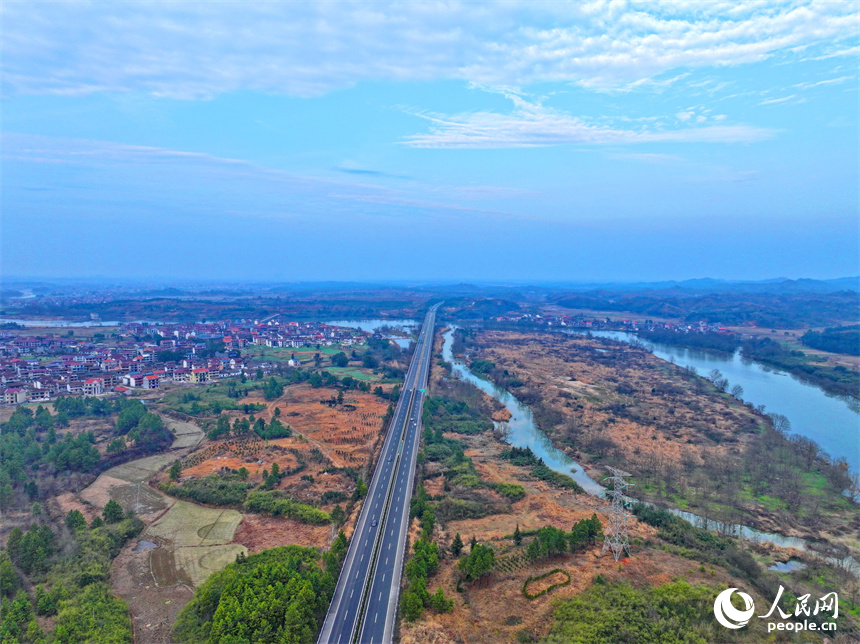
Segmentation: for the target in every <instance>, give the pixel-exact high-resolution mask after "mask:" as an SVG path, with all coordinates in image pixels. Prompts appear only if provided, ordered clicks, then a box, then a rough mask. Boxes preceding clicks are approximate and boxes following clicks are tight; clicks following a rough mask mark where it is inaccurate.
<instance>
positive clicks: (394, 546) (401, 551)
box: [318, 304, 439, 644]
mask: <svg viewBox="0 0 860 644" xmlns="http://www.w3.org/2000/svg"><path fill="white" fill-rule="evenodd" d="M438 306H439V305H438V304H437V305H436V306H434V307H432V308H431V309H430V311H429V312H428V313H427V317H426V318H425V319H424V324H423V326H422V327H421V332H420V334H419V335H418V342H417V345H416V347H415V353H414V354H413V356H412V363H411V364H410V365H409V371H408V372H407V373H406V378H405V380H404V384H403V389H402V391H401V392H400V398H399V399H398V401H397V406H396V407H395V409H394V416H393V417H392V420H391V423H390V424H389V426H388V433H387V435H386V437H385V442H384V443H383V446H382V453H381V455H380V458H379V463H378V464H377V466H376V471H375V472H374V473H373V479H372V480H371V483H370V486H369V487H368V492H367V498H366V499H365V501H364V505H363V506H362V508H361V514H360V515H359V517H358V523H357V525H356V528H355V532H354V533H353V535H352V539H351V540H350V544H349V551H348V552H347V555H346V559H345V560H344V564H343V568H342V570H341V572H340V577H339V578H338V582H337V587H336V588H335V592H334V597H333V598H332V601H331V605H330V606H329V609H328V614H327V615H326V618H325V622H324V623H323V628H322V631H321V632H320V636H319V640H318V642H319V644H352V643H353V642H360V643H361V644H379V643H380V642H391V641H392V639H393V636H394V626H395V624H396V621H397V604H398V599H399V597H400V575H401V572H402V570H403V558H404V556H405V550H406V532H407V530H408V528H409V500H410V499H411V498H412V483H413V480H414V474H415V460H416V458H417V456H418V443H419V439H420V437H421V409H422V407H423V405H424V395H425V394H424V392H423V391H422V390H423V389H425V388H426V386H427V377H428V374H429V370H430V360H431V359H432V354H433V328H434V326H435V323H436V309H437V307H438Z"/></svg>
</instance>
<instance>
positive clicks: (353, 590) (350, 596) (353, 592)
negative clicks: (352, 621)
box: [349, 588, 355, 599]
mask: <svg viewBox="0 0 860 644" xmlns="http://www.w3.org/2000/svg"><path fill="white" fill-rule="evenodd" d="M354 594H355V588H353V589H352V591H351V592H350V593H349V598H350V599H352V596H353V595H354Z"/></svg>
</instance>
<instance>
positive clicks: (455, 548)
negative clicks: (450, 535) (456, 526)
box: [451, 532, 463, 557]
mask: <svg viewBox="0 0 860 644" xmlns="http://www.w3.org/2000/svg"><path fill="white" fill-rule="evenodd" d="M461 552H463V540H462V539H461V538H460V533H459V532H458V533H457V534H455V535H454V540H453V541H452V542H451V554H453V555H454V556H455V557H459V556H460V553H461Z"/></svg>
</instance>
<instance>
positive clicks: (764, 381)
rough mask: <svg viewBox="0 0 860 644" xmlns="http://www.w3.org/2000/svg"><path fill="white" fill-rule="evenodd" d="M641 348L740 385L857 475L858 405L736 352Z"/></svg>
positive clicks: (620, 335)
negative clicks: (845, 462)
mask: <svg viewBox="0 0 860 644" xmlns="http://www.w3.org/2000/svg"><path fill="white" fill-rule="evenodd" d="M574 333H576V332H574ZM592 335H594V336H595V337H604V338H610V339H612V340H620V341H622V342H628V343H629V342H631V341H633V340H634V339H636V340H638V338H637V336H636V335H635V334H633V333H624V332H621V331H595V332H593V333H592ZM642 344H644V345H645V346H646V347H648V348H649V350H651V351H652V352H653V353H654V355H655V356H657V357H658V358H662V359H663V360H668V361H672V362H675V363H676V364H678V365H680V366H682V367H686V366H688V365H689V366H692V367H695V369H696V371H698V373H699V374H700V375H703V376H704V375H707V374H708V373H709V372H710V371H711V370H713V369H718V370H719V371H721V372H722V374H723V376H724V377H725V378H727V379H728V380H729V386H733V385H740V386H741V387H743V389H744V393H743V395H742V396H741V398H743V400H745V401H747V402H750V403H752V404H753V405H756V406H758V405H764V406H765V411H766V412H767V413H778V414H782V415H783V416H785V417H786V418H788V420H789V421H790V422H791V432H792V433H795V434H801V435H803V436H806V437H808V438H811V439H812V440H814V441H815V442H816V443H818V444H819V445H820V446H821V448H822V449H823V450H824V451H825V452H827V453H828V454H829V455H830V456H831V457H833V458H844V459H845V460H846V461H847V462H848V465H849V466H850V468H851V470H852V471H854V472H860V414H858V405H857V402H856V401H853V400H850V399H846V398H844V397H839V396H833V395H830V394H827V393H825V392H824V391H823V390H822V389H821V388H819V387H816V386H815V385H812V384H809V383H807V382H804V381H802V380H800V379H799V378H797V377H795V376H792V375H790V374H787V373H785V372H783V371H779V370H777V369H772V368H770V367H766V366H764V365H762V364H759V363H757V362H753V361H752V360H747V359H745V358H743V357H741V354H740V351H737V352H735V353H734V354H732V355H729V354H721V353H716V352H708V351H698V350H695V349H687V348H684V347H677V346H672V345H666V344H656V343H653V342H643V343H642Z"/></svg>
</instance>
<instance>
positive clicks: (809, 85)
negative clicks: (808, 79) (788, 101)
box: [793, 76, 856, 89]
mask: <svg viewBox="0 0 860 644" xmlns="http://www.w3.org/2000/svg"><path fill="white" fill-rule="evenodd" d="M855 78H856V77H854V76H840V77H839V78H828V79H826V80H820V81H817V82H814V83H797V84H796V85H794V86H793V87H799V88H801V89H810V88H812V87H820V86H821V85H840V84H841V83H844V82H845V81H849V80H854V79H855Z"/></svg>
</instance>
